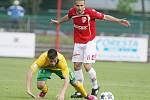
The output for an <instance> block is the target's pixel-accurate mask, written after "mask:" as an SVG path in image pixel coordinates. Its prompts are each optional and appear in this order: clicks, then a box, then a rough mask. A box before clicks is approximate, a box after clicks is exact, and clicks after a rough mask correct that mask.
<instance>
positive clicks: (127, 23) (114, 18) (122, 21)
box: [104, 15, 130, 26]
mask: <svg viewBox="0 0 150 100" xmlns="http://www.w3.org/2000/svg"><path fill="white" fill-rule="evenodd" d="M104 19H105V20H108V21H111V22H117V23H119V24H121V25H124V26H130V22H129V21H128V20H126V19H125V18H123V19H119V18H116V17H113V16H110V15H104Z"/></svg>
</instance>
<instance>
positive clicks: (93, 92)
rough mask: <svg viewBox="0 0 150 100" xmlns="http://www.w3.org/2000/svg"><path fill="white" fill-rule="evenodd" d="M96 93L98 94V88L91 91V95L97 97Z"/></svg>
mask: <svg viewBox="0 0 150 100" xmlns="http://www.w3.org/2000/svg"><path fill="white" fill-rule="evenodd" d="M98 92H99V86H98V88H97V89H92V93H91V95H94V96H97V94H98Z"/></svg>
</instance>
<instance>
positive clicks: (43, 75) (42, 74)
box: [37, 68, 75, 84]
mask: <svg viewBox="0 0 150 100" xmlns="http://www.w3.org/2000/svg"><path fill="white" fill-rule="evenodd" d="M52 73H54V74H56V75H57V76H59V77H60V78H61V79H64V77H63V74H62V72H61V71H60V70H50V69H40V70H39V71H38V76H37V81H47V80H48V79H51V75H52ZM69 79H70V83H71V84H74V83H75V76H74V73H73V72H72V70H71V69H70V68H69Z"/></svg>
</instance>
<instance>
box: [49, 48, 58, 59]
mask: <svg viewBox="0 0 150 100" xmlns="http://www.w3.org/2000/svg"><path fill="white" fill-rule="evenodd" d="M47 56H48V58H49V59H55V58H56V57H57V51H56V50H55V49H49V50H48V53H47Z"/></svg>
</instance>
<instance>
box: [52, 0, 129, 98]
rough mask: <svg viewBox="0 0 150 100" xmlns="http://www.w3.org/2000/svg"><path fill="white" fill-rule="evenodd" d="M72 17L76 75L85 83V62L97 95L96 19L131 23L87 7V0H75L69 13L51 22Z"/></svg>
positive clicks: (73, 60)
mask: <svg viewBox="0 0 150 100" xmlns="http://www.w3.org/2000/svg"><path fill="white" fill-rule="evenodd" d="M70 19H73V23H74V51H73V57H72V62H74V70H75V77H76V79H77V80H79V81H81V82H82V83H83V81H84V78H83V73H82V69H81V65H82V64H83V65H84V68H85V70H86V72H88V74H89V77H90V80H91V84H92V92H91V94H92V95H95V96H97V94H98V91H99V85H98V82H97V79H96V72H95V70H94V69H93V67H92V63H95V59H96V41H95V36H96V22H95V20H96V19H99V20H108V21H111V22H116V23H119V24H121V25H124V26H129V25H130V24H129V22H128V21H127V20H124V19H118V18H115V17H113V16H110V15H106V14H103V13H101V12H97V11H96V10H95V9H91V8H86V7H85V0H75V2H74V7H73V8H71V9H70V10H69V12H68V14H67V15H65V16H64V17H62V18H61V19H60V20H51V23H55V24H60V23H63V22H65V21H68V20H70ZM71 97H72V98H74V97H81V94H80V93H78V91H77V92H75V94H73V95H72V96H71Z"/></svg>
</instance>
